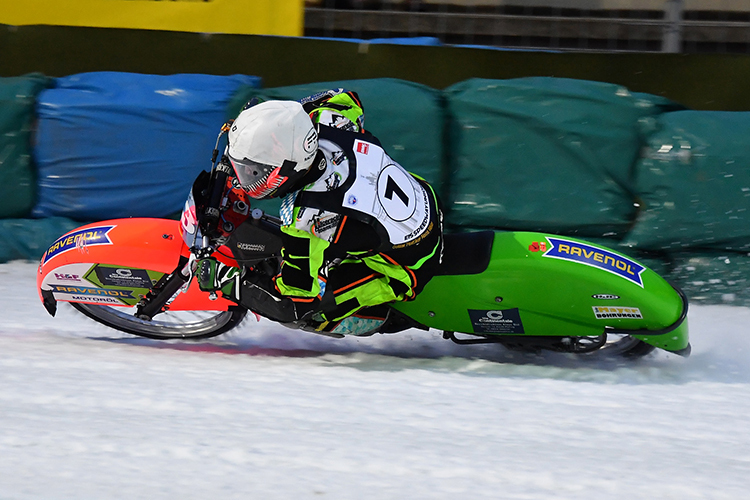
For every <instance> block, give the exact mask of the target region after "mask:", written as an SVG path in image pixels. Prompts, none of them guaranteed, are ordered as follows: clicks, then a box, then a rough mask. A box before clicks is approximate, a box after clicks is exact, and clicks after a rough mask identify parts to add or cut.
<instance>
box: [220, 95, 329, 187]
mask: <svg viewBox="0 0 750 500" xmlns="http://www.w3.org/2000/svg"><path fill="white" fill-rule="evenodd" d="M317 151H318V133H317V132H316V131H315V127H314V126H313V123H312V120H311V119H310V117H309V116H308V114H307V113H306V112H305V110H304V109H302V105H301V104H300V103H298V102H296V101H266V102H262V103H260V104H256V105H255V106H252V107H250V108H248V109H245V110H244V111H242V112H241V113H240V114H239V116H238V117H237V119H236V120H235V121H234V123H233V124H232V128H231V129H230V130H229V147H228V149H227V156H228V158H229V161H230V162H231V163H232V166H233V167H234V171H235V174H236V175H237V180H239V182H240V185H241V186H242V187H243V188H244V189H245V191H247V193H248V194H249V195H250V196H251V197H252V198H255V199H262V198H272V197H274V196H281V195H283V194H286V192H288V191H289V189H291V188H292V187H293V186H294V184H295V182H297V181H298V180H299V179H300V178H302V176H304V175H305V173H306V172H307V171H308V170H309V169H310V167H311V166H312V163H313V160H314V159H315V155H316V153H317Z"/></svg>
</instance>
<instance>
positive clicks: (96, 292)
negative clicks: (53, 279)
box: [50, 285, 135, 299]
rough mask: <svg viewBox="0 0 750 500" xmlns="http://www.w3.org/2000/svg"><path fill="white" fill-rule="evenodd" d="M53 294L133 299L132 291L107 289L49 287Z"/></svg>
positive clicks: (65, 286) (64, 286)
mask: <svg viewBox="0 0 750 500" xmlns="http://www.w3.org/2000/svg"><path fill="white" fill-rule="evenodd" d="M50 286H51V287H52V291H53V292H55V293H67V294H75V295H85V296H87V297H114V298H116V299H134V298H135V297H133V292H132V290H110V289H107V288H88V287H84V286H67V285H50Z"/></svg>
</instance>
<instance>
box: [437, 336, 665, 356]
mask: <svg viewBox="0 0 750 500" xmlns="http://www.w3.org/2000/svg"><path fill="white" fill-rule="evenodd" d="M470 335H471V334H470ZM443 338H445V339H450V340H452V341H453V342H455V343H457V344H491V343H497V344H501V345H503V346H504V347H505V348H506V349H510V350H512V351H522V352H539V351H554V352H565V353H570V354H576V355H578V356H580V357H581V358H583V359H609V358H628V359H636V358H640V357H641V356H645V355H646V354H648V353H650V352H651V351H653V350H654V349H655V347H654V346H652V345H650V344H647V343H646V342H644V341H642V340H640V339H637V338H635V337H633V336H631V335H627V334H619V333H609V334H607V333H602V334H601V335H594V336H585V337H556V336H555V337H553V336H531V337H523V336H495V335H492V336H484V335H481V336H480V335H476V336H474V335H472V337H471V338H460V339H459V338H457V337H456V336H455V333H454V332H443Z"/></svg>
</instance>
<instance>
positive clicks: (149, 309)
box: [135, 236, 217, 321]
mask: <svg viewBox="0 0 750 500" xmlns="http://www.w3.org/2000/svg"><path fill="white" fill-rule="evenodd" d="M213 252H214V248H213V247H212V246H211V245H210V243H209V239H208V236H204V237H203V240H202V241H201V245H196V246H195V247H193V248H191V249H190V256H189V257H184V256H181V257H180V262H179V263H178V264H177V268H176V269H175V270H174V271H173V272H172V273H171V274H168V275H166V276H165V277H163V278H162V279H161V280H160V281H159V283H157V284H156V285H155V286H154V288H153V290H151V291H150V292H149V293H148V294H147V295H146V296H145V297H144V298H143V300H141V301H140V302H139V303H138V306H137V309H136V313H135V315H136V317H138V318H139V319H142V320H145V321H151V320H152V319H153V317H154V316H156V315H157V314H159V313H162V312H164V311H166V310H167V309H168V308H169V304H170V303H171V302H172V301H173V300H174V299H175V298H176V297H177V295H178V294H179V293H181V292H183V291H185V289H186V288H187V287H188V286H190V282H191V281H192V279H193V276H195V271H196V269H197V268H198V261H199V260H200V259H202V258H205V257H208V256H209V255H211V254H212V253H213ZM209 298H210V299H211V300H216V298H217V295H216V292H211V294H210V295H209Z"/></svg>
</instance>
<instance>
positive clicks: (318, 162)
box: [239, 89, 442, 333]
mask: <svg viewBox="0 0 750 500" xmlns="http://www.w3.org/2000/svg"><path fill="white" fill-rule="evenodd" d="M300 102H301V103H302V104H303V107H304V108H305V111H307V112H308V113H309V114H310V117H311V118H312V119H313V122H314V123H315V124H317V129H318V134H319V148H318V153H317V156H316V158H315V161H314V162H313V166H312V167H311V169H310V171H309V172H308V173H307V174H306V175H305V177H304V178H303V180H302V182H301V183H300V184H301V185H300V187H299V189H296V190H294V191H292V192H290V193H289V194H287V195H286V196H284V197H283V199H282V202H281V213H280V215H281V219H282V223H283V225H282V228H281V229H282V243H283V249H282V263H281V268H280V270H279V272H278V274H277V275H276V276H275V277H273V278H269V277H268V276H267V275H263V274H260V273H253V272H252V271H251V272H248V273H246V274H245V275H244V277H243V279H242V283H243V285H242V287H241V290H240V294H239V297H240V302H241V303H242V304H243V305H245V306H247V307H248V308H249V309H251V310H254V311H256V312H258V313H259V314H261V315H264V316H267V317H269V318H271V319H273V320H276V321H280V322H283V323H293V322H296V321H299V320H304V321H305V322H306V323H307V324H308V325H309V324H312V325H314V328H315V329H316V330H319V331H321V332H333V333H356V332H353V331H350V330H349V329H348V328H347V326H346V322H342V320H345V319H346V318H348V317H350V316H352V315H354V316H356V317H359V318H376V319H382V318H383V317H384V314H383V313H384V311H383V308H382V307H381V308H378V307H376V306H379V305H381V304H385V303H388V302H393V301H402V300H410V299H413V298H414V297H415V296H416V295H417V294H418V293H419V292H420V291H421V290H422V288H423V287H424V285H425V284H426V283H427V282H428V281H429V280H430V278H431V277H432V276H433V274H434V273H435V271H436V267H437V265H438V264H439V261H440V258H441V255H442V223H441V214H440V209H439V203H438V199H437V196H436V194H435V192H434V191H433V189H432V187H431V186H430V185H429V184H427V182H425V181H424V180H422V179H420V178H418V177H416V176H414V175H412V174H410V173H408V172H407V171H406V170H404V168H403V167H401V166H400V165H399V164H398V163H397V162H396V161H394V160H393V159H392V158H390V156H388V154H387V153H386V152H385V150H384V149H383V147H382V146H381V144H380V143H379V141H378V140H377V139H376V138H375V137H374V136H372V135H371V134H369V133H367V132H365V131H364V127H363V124H364V119H363V116H364V115H363V111H362V106H361V104H360V102H359V98H358V96H357V94H356V93H354V92H347V91H344V90H343V89H337V90H332V91H328V92H325V93H321V94H317V95H315V96H311V97H309V98H306V99H303V100H302V101H300ZM381 322H382V321H381Z"/></svg>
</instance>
